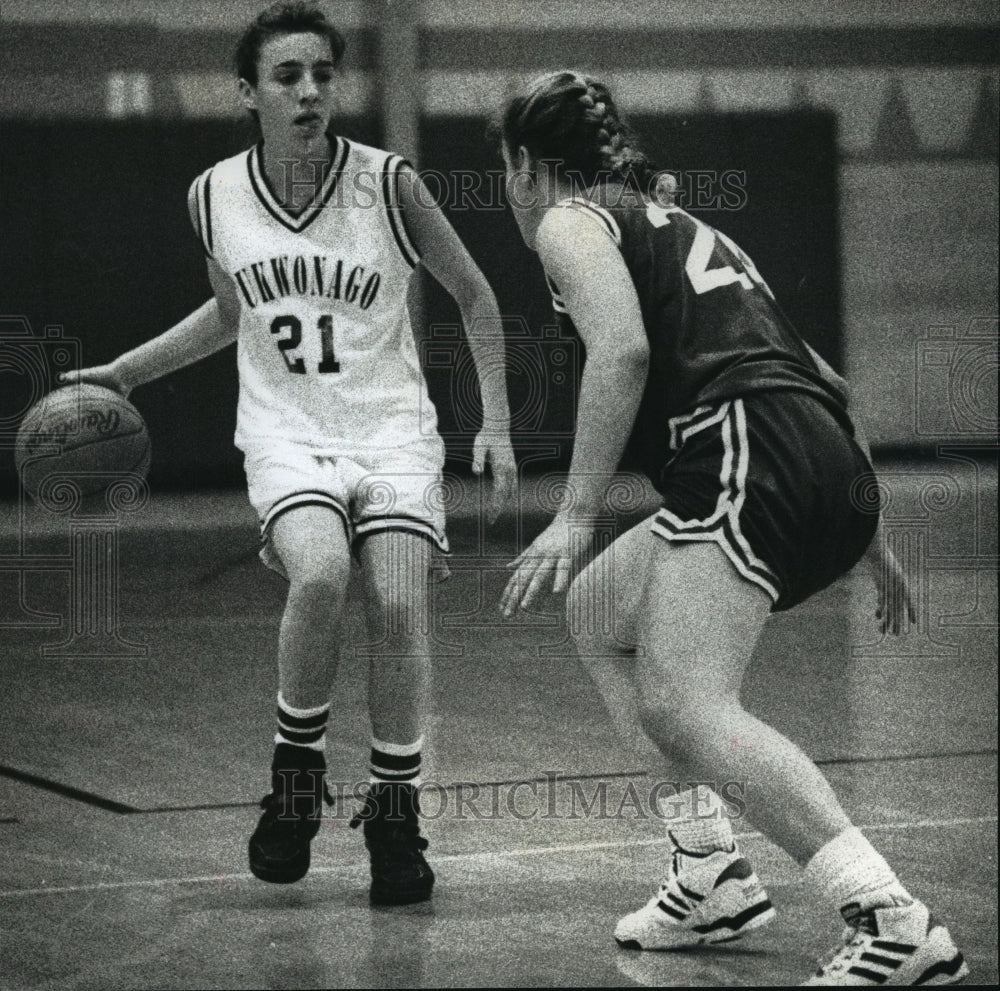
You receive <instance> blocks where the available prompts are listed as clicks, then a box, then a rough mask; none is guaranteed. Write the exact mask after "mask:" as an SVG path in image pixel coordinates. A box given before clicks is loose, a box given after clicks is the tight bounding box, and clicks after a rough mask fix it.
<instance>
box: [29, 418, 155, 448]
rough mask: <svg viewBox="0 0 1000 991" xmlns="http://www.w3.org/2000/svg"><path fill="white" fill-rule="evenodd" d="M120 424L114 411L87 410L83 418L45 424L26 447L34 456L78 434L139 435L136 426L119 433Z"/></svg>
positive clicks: (30, 438)
mask: <svg viewBox="0 0 1000 991" xmlns="http://www.w3.org/2000/svg"><path fill="white" fill-rule="evenodd" d="M120 423H121V414H120V413H119V412H118V410H116V409H109V410H106V411H104V412H101V411H100V410H88V411H87V412H86V413H84V414H83V416H80V417H78V418H75V419H67V420H60V421H58V422H56V423H52V424H46V429H45V430H42V431H36V432H35V433H33V434H31V435H29V437H28V440H27V442H26V447H27V450H28V453H29V454H35V453H37V451H38V450H39V448H42V447H46V446H48V445H50V444H64V443H65V442H66V438H67V437H76V436H77V435H78V434H84V433H87V432H92V433H96V434H97V435H98V436H107V435H109V434H120V435H121V436H125V435H126V434H130V433H139V432H140V431H141V430H142V426H141V425H138V424H137V425H136V426H135V428H134V429H133V430H127V429H126V430H122V431H119V429H118V425H119V424H120Z"/></svg>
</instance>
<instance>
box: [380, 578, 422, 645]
mask: <svg viewBox="0 0 1000 991" xmlns="http://www.w3.org/2000/svg"><path fill="white" fill-rule="evenodd" d="M375 611H376V618H375V625H376V627H377V629H376V631H375V632H376V633H378V634H379V635H380V636H381V637H382V638H383V639H385V638H389V639H393V640H412V639H414V638H417V639H419V638H422V637H426V636H427V634H428V609H427V603H426V600H425V598H424V596H423V595H421V594H420V593H419V591H418V590H415V589H410V590H408V591H407V590H399V591H396V592H392V591H390V592H385V591H383V592H382V594H380V595H379V596H377V603H376V606H375Z"/></svg>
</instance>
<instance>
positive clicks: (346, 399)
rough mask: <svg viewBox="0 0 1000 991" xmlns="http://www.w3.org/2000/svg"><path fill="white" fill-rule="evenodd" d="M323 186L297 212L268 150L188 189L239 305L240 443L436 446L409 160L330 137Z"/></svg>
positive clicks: (344, 449)
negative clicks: (417, 308)
mask: <svg viewBox="0 0 1000 991" xmlns="http://www.w3.org/2000/svg"><path fill="white" fill-rule="evenodd" d="M333 151H334V154H333V159H332V166H331V168H330V172H329V174H328V176H327V178H326V181H325V183H324V184H323V187H322V188H321V190H320V191H319V193H318V194H317V196H316V197H315V198H314V199H313V201H312V202H311V203H310V204H309V206H308V207H306V208H305V209H304V210H302V211H300V212H299V213H297V214H291V213H289V212H288V211H287V210H286V209H284V208H283V207H282V206H281V204H280V202H279V200H278V198H277V197H276V196H275V195H274V191H273V190H272V189H271V187H270V185H269V183H268V180H267V178H266V176H265V175H264V169H263V161H262V152H263V144H262V143H261V144H258V145H256V146H255V147H253V148H251V149H250V150H249V151H246V152H242V153H240V154H239V155H235V156H234V157H232V158H227V159H225V160H224V161H222V162H219V163H218V164H217V165H214V166H213V167H212V168H210V169H208V170H207V171H206V172H204V173H202V174H201V175H200V176H199V177H198V178H197V179H196V180H195V182H194V185H193V187H192V192H193V195H194V198H195V200H196V202H197V207H198V209H197V225H196V228H197V234H198V237H199V239H200V240H201V242H202V245H203V247H204V249H205V251H206V252H207V253H208V254H209V256H210V257H212V258H213V259H214V260H215V261H216V262H217V263H218V264H219V266H220V267H221V268H222V269H223V271H225V272H226V273H227V274H228V275H229V277H230V278H231V279H232V280H233V283H234V285H235V286H236V289H237V293H238V295H239V299H240V324H239V336H238V341H237V353H238V365H239V380H240V398H239V406H238V408H237V416H236V438H235V440H236V446H237V447H239V448H240V449H242V450H243V451H244V452H246V453H250V452H251V451H255V452H256V451H261V450H262V449H269V448H273V447H274V446H275V445H276V444H277V445H284V444H287V443H293V444H299V445H304V446H307V447H309V448H310V449H312V450H313V451H314V453H316V454H319V455H337V454H340V455H344V456H350V455H351V454H352V453H364V452H370V451H373V450H377V449H382V448H396V447H401V446H403V445H406V444H411V443H414V442H416V441H419V440H420V439H421V438H424V439H428V438H429V437H433V438H436V437H437V417H436V413H435V410H434V406H433V404H432V403H431V401H430V399H429V398H428V397H427V390H426V387H425V385H424V381H423V373H422V371H421V369H420V363H419V360H418V358H417V350H416V346H415V344H414V340H413V332H412V329H411V326H410V319H409V314H408V312H407V308H406V294H407V288H408V284H409V280H410V275H411V273H412V272H413V269H414V267H415V266H416V264H417V262H418V261H419V257H418V255H417V251H416V248H415V247H414V245H413V243H412V241H411V240H410V238H409V236H408V234H407V231H406V227H405V224H404V223H403V217H402V211H401V209H400V208H399V205H398V200H397V195H396V187H397V178H398V172H399V169H400V168H401V166H402V165H403V164H404V162H403V160H402V159H401V158H400V157H399V156H398V155H393V154H390V153H388V152H385V151H380V150H378V149H375V148H369V147H367V146H365V145H360V144H356V143H354V142H353V141H348V140H346V139H345V138H341V137H338V138H336V139H335V140H334V148H333Z"/></svg>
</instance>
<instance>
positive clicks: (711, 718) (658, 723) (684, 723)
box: [638, 684, 732, 755]
mask: <svg viewBox="0 0 1000 991" xmlns="http://www.w3.org/2000/svg"><path fill="white" fill-rule="evenodd" d="M731 701H732V700H729V699H727V698H724V697H720V696H719V695H718V693H716V692H714V691H712V690H709V689H707V688H704V687H702V686H691V685H683V684H673V685H666V686H665V685H660V686H657V689H656V690H653V691H648V690H647V691H643V692H641V693H640V697H639V700H638V712H639V722H640V723H641V725H642V728H643V731H644V732H645V733H646V734H647V735H648V736H649V737H651V738H652V739H654V740H656V741H657V742H659V743H660V744H661V745H662V746H665V747H666V748H667V749H669V750H670V752H671V753H674V754H677V755H683V754H684V753H686V752H688V751H689V750H692V749H694V748H696V747H697V746H698V743H699V741H700V739H701V738H702V736H703V735H704V734H705V732H707V731H711V728H712V726H713V724H714V723H715V721H716V720H717V719H718V717H719V714H720V712H722V711H723V710H725V709H726V708H728V706H729V705H730V704H731Z"/></svg>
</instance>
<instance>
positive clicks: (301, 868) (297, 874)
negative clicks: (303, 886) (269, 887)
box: [250, 850, 309, 884]
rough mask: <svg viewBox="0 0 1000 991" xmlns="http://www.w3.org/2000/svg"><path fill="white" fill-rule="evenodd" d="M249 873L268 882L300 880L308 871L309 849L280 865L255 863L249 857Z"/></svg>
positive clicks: (281, 882) (293, 881)
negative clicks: (302, 854)
mask: <svg viewBox="0 0 1000 991" xmlns="http://www.w3.org/2000/svg"><path fill="white" fill-rule="evenodd" d="M250 873H251V874H253V876H254V877H255V878H257V879H258V880H261V881H267V882H268V883H269V884H294V883H295V882H296V881H301V880H302V878H304V877H305V876H306V874H308V873H309V851H308V850H306V852H305V855H304V856H301V857H296V858H295V860H289V861H285V862H283V863H281V864H280V865H273V864H261V863H255V862H254V859H253V857H252V856H251V857H250Z"/></svg>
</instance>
